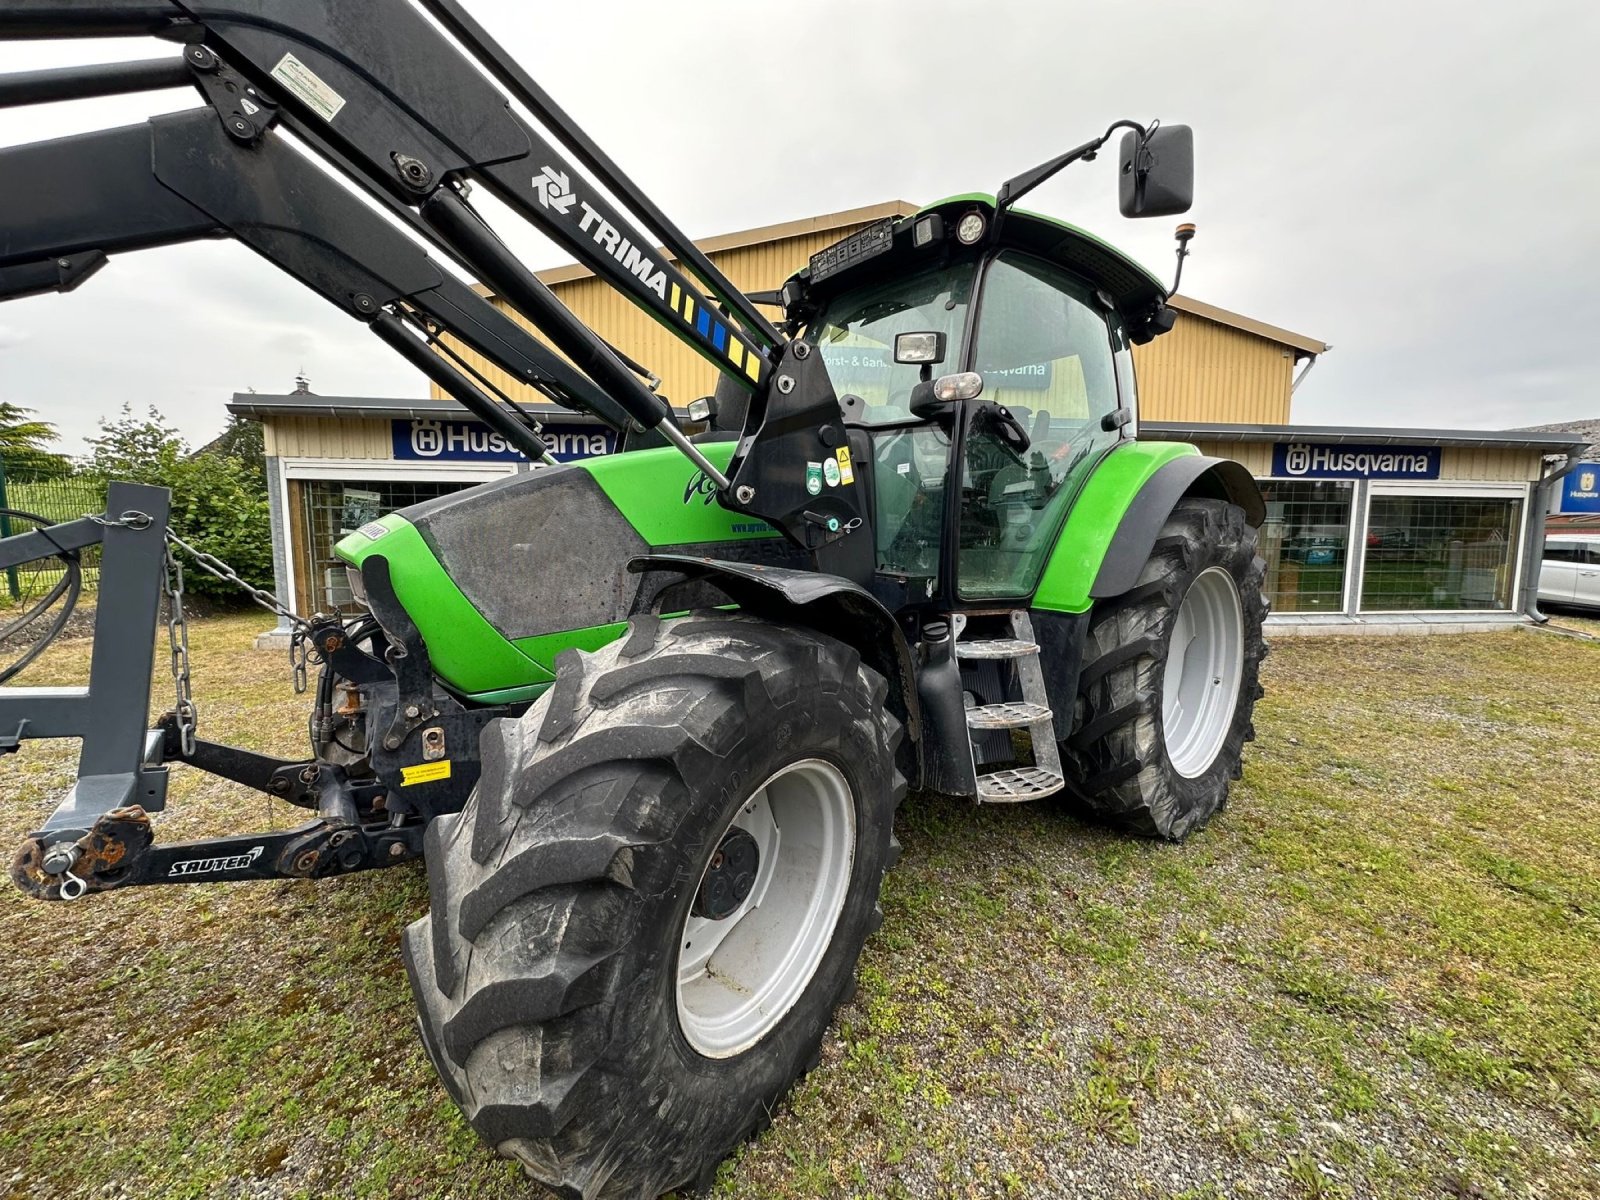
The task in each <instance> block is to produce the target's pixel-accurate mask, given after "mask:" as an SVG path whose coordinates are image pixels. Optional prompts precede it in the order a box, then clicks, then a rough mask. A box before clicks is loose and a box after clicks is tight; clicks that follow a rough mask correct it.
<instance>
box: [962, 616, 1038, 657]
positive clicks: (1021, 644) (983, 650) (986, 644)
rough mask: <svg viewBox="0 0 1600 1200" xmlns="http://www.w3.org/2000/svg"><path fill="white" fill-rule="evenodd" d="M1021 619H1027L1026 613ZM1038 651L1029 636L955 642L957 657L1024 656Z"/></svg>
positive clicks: (1036, 645)
mask: <svg viewBox="0 0 1600 1200" xmlns="http://www.w3.org/2000/svg"><path fill="white" fill-rule="evenodd" d="M1023 620H1027V616H1026V614H1024V615H1023ZM1038 653H1039V646H1038V644H1037V643H1036V642H1034V641H1033V640H1032V639H1029V638H991V639H989V640H988V641H974V642H957V643H956V657H957V658H1026V657H1028V655H1030V654H1034V655H1036V654H1038Z"/></svg>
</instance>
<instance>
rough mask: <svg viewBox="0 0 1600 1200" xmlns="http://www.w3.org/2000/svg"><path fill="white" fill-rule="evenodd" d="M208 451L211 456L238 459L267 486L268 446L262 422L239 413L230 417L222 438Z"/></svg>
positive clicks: (263, 485)
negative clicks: (217, 455)
mask: <svg viewBox="0 0 1600 1200" xmlns="http://www.w3.org/2000/svg"><path fill="white" fill-rule="evenodd" d="M206 449H207V451H208V452H209V453H211V454H220V455H221V456H222V457H224V458H233V459H237V460H238V461H239V462H241V463H242V464H244V466H245V467H246V468H248V469H249V471H250V472H251V473H252V474H253V475H254V476H255V477H256V478H257V479H259V480H260V481H261V486H262V487H263V488H265V487H266V486H267V462H266V446H265V439H264V437H263V431H262V428H261V422H260V421H252V420H251V419H250V418H249V417H241V416H239V415H238V414H237V413H236V414H234V415H233V416H230V417H229V418H228V427H227V428H226V429H224V430H223V431H222V436H221V437H219V438H218V439H217V440H216V441H214V442H212V443H211V445H210V446H208V447H207V448H206Z"/></svg>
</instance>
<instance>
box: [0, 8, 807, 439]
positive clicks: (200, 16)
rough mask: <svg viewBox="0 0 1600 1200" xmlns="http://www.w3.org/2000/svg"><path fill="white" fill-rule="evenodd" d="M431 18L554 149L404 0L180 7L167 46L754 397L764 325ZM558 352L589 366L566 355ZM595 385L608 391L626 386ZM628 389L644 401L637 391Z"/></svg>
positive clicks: (587, 148)
mask: <svg viewBox="0 0 1600 1200" xmlns="http://www.w3.org/2000/svg"><path fill="white" fill-rule="evenodd" d="M423 7H425V8H427V9H429V10H430V12H433V13H435V14H436V15H438V17H439V19H440V20H441V22H442V23H445V24H447V25H448V26H450V27H451V28H453V29H454V30H455V31H456V32H457V34H458V36H466V37H470V38H472V39H473V40H472V43H471V49H472V51H473V54H474V55H475V56H476V57H477V58H478V59H479V60H480V61H482V62H483V64H484V66H485V69H487V70H489V71H490V72H491V73H492V74H494V75H496V76H497V77H498V78H500V79H501V80H502V81H503V82H504V83H505V84H508V85H509V86H510V88H511V90H512V91H513V94H514V95H517V98H518V99H520V100H522V101H523V102H524V103H527V104H529V107H530V108H532V109H534V111H535V112H536V114H537V115H538V116H539V118H540V119H541V121H543V122H544V123H545V125H546V126H547V127H548V128H549V129H550V131H551V133H552V134H553V135H554V138H555V141H552V140H550V139H547V138H546V137H545V136H544V135H542V134H541V133H540V132H539V131H537V130H536V129H535V128H534V127H533V126H532V125H531V124H530V123H529V122H527V121H525V120H523V119H522V117H521V116H519V115H518V114H517V113H515V112H513V111H512V109H511V108H510V106H509V105H508V104H507V102H506V97H505V95H503V94H502V93H501V92H500V91H499V90H498V89H497V88H496V87H495V86H494V84H492V83H491V82H490V81H489V80H488V79H486V78H484V76H483V74H481V73H480V72H479V71H478V69H477V68H476V66H475V65H474V62H473V60H472V59H471V58H469V57H468V56H467V55H466V54H463V53H462V51H461V50H460V49H458V48H457V46H456V45H454V44H453V43H452V42H451V41H450V40H449V39H448V38H447V37H445V36H443V35H442V34H441V33H440V32H439V30H438V28H436V27H435V26H434V25H433V24H431V23H430V22H429V21H428V20H427V19H426V18H425V17H424V16H423V15H422V13H421V12H419V11H418V10H417V9H416V8H415V7H413V6H412V5H411V4H409V3H404V2H401V0H340V2H339V3H337V4H331V3H327V2H326V0H220V2H219V0H211V2H205V0H171V4H170V6H169V10H170V14H171V19H172V23H171V24H170V25H169V26H167V27H166V30H165V33H166V36H170V37H173V38H177V39H181V40H184V41H188V42H191V43H198V44H202V45H204V46H206V47H207V48H208V49H210V50H212V51H213V52H214V53H216V54H217V55H218V56H219V57H221V58H222V59H223V60H224V61H225V62H226V63H227V64H228V65H229V66H230V67H232V68H234V69H236V70H238V71H239V72H240V73H241V74H242V75H243V76H244V77H246V78H247V79H248V80H249V82H250V84H251V86H253V87H254V88H256V89H257V90H258V91H259V92H261V93H262V94H264V95H267V96H270V97H272V98H274V99H276V100H278V101H280V102H281V103H282V105H283V113H282V116H283V119H284V121H285V123H286V124H287V125H288V126H289V127H290V128H291V129H293V130H294V131H295V132H296V134H297V135H303V136H305V137H306V138H307V140H309V141H311V142H312V143H313V144H319V143H320V144H326V145H328V146H331V147H333V148H334V149H335V150H336V151H337V152H338V154H339V155H341V156H342V157H344V158H345V159H346V160H347V161H348V163H349V164H351V165H352V167H353V168H354V169H355V170H356V171H357V172H359V178H360V182H361V183H362V184H363V185H364V186H367V187H369V188H373V189H376V190H381V191H386V192H387V193H389V194H390V195H392V196H394V197H396V198H399V199H401V200H403V201H404V202H405V203H407V204H410V205H413V206H417V207H418V208H419V209H420V211H421V212H422V215H423V217H424V219H425V220H430V221H433V220H434V218H433V216H431V215H430V209H429V206H428V201H430V200H432V199H434V198H435V197H437V196H438V195H439V193H441V192H445V191H449V192H452V193H453V192H454V191H455V189H456V187H457V185H459V184H460V183H462V182H465V181H468V180H471V181H474V182H478V183H481V184H482V185H483V186H485V187H487V188H488V189H489V190H491V191H492V192H494V194H495V195H496V196H497V197H498V198H500V199H501V200H503V201H504V202H505V203H506V205H507V206H509V207H510V208H511V209H512V210H513V211H515V212H516V213H517V214H518V215H519V216H520V217H522V218H523V219H525V220H527V221H530V222H532V223H533V224H535V225H536V226H538V227H539V229H540V230H541V232H543V233H545V234H547V235H548V236H549V237H550V238H551V239H552V240H554V241H556V242H557V243H558V244H560V245H561V246H562V247H563V248H564V249H566V250H567V251H568V252H570V253H571V254H572V255H573V256H574V257H575V258H576V259H577V260H578V261H579V262H581V263H583V264H584V265H585V266H587V267H589V268H590V269H592V270H593V271H594V272H595V274H597V275H598V276H600V277H601V278H602V279H604V280H606V282H608V283H609V284H611V285H612V286H613V287H615V288H616V289H617V290H618V291H620V292H622V293H623V294H624V295H626V296H627V297H628V298H629V299H630V300H632V301H633V302H634V303H635V304H638V305H639V306H640V307H642V308H644V309H645V310H646V311H647V312H648V313H650V315H651V316H652V317H654V318H655V319H656V320H657V321H659V322H660V323H661V324H663V325H664V326H666V327H667V328H668V329H669V330H671V331H672V332H673V333H674V334H675V335H676V336H678V337H679V338H681V339H682V340H683V341H685V342H687V343H688V344H689V345H690V346H692V347H693V348H694V349H695V350H696V351H698V352H699V353H700V354H702V355H703V356H704V357H705V358H707V359H708V360H709V361H711V362H712V363H713V365H715V366H716V367H717V368H718V369H719V370H721V371H722V372H724V373H725V374H728V375H730V376H731V377H733V378H736V379H738V380H739V381H740V382H741V383H743V384H744V386H745V387H747V388H753V387H754V386H755V384H757V383H758V382H759V381H760V380H761V378H762V376H763V374H764V373H765V370H766V368H767V359H768V353H769V349H770V347H771V346H772V345H774V344H776V343H778V342H779V341H780V340H781V338H780V336H779V335H778V333H777V331H776V330H775V329H773V327H772V326H771V324H770V323H769V322H768V321H767V320H766V318H764V317H763V316H761V314H760V313H759V312H758V311H757V310H756V308H755V306H754V305H753V304H751V303H750V302H749V301H748V300H747V299H746V298H745V297H744V296H743V295H742V294H741V293H740V292H739V291H738V289H737V288H735V287H734V286H733V285H732V283H731V282H729V281H728V280H727V278H726V277H725V276H723V275H722V273H721V272H720V271H718V270H717V269H716V267H715V266H714V265H713V264H711V262H710V261H709V260H708V259H707V258H706V257H705V256H704V254H703V253H701V252H700V251H699V250H698V249H697V248H695V247H694V246H693V244H692V243H691V242H689V241H688V239H687V238H684V237H683V236H682V235H681V234H680V233H678V231H677V230H676V229H675V228H674V227H672V226H671V224H670V222H667V221H666V219H665V217H664V216H662V215H661V214H660V212H659V210H657V209H656V208H655V206H654V205H652V204H650V203H649V201H648V200H647V199H646V198H645V197H644V196H643V195H642V193H640V192H639V191H638V189H637V188H635V187H633V185H632V184H631V183H630V182H629V181H628V180H627V179H626V178H625V177H624V176H623V175H622V174H621V172H620V171H618V170H617V169H616V168H615V166H614V165H613V164H611V163H610V161H609V160H608V159H606V158H605V157H604V156H603V155H601V154H600V153H599V151H598V150H597V149H596V148H595V147H594V146H593V144H592V143H590V142H589V141H588V139H587V138H586V137H584V136H583V134H582V133H581V131H579V130H577V129H576V127H575V126H573V125H572V123H571V122H570V119H568V118H567V117H566V115H565V114H564V113H562V112H561V110H560V109H559V108H556V107H555V105H554V104H553V103H551V102H550V101H549V98H548V97H547V96H545V95H544V93H543V92H542V91H541V90H539V89H538V88H537V86H536V85H534V84H533V83H532V81H531V79H528V77H527V76H526V74H525V73H524V72H522V71H521V69H520V68H518V67H516V66H515V65H514V64H512V63H511V62H510V61H509V59H508V58H507V57H506V55H505V54H504V51H502V50H501V49H500V48H499V47H498V46H495V45H494V43H493V42H492V41H491V40H490V39H489V38H488V35H487V34H486V33H484V32H483V31H482V29H481V28H480V27H478V26H477V25H476V24H475V23H474V22H472V21H471V18H470V17H468V16H466V14H465V13H464V12H462V11H461V9H460V7H459V6H458V5H455V4H452V3H448V2H440V0H423ZM152 8H153V6H152V5H150V4H148V3H122V4H117V3H106V2H105V0H80V2H78V3H73V2H72V0H10V2H9V3H8V4H7V5H6V6H5V9H4V10H3V11H0V37H13V36H37V37H45V36H48V37H77V36H85V32H86V31H89V30H95V31H98V32H99V33H101V34H103V33H105V32H106V31H107V29H108V27H109V26H111V25H113V24H115V23H116V22H118V21H122V22H125V23H126V26H127V30H128V31H129V32H148V31H150V30H151V28H152V26H153V25H154V24H156V22H155V21H154V19H153V13H152ZM557 141H560V142H565V143H568V144H573V145H575V146H576V148H577V149H578V152H579V153H580V154H581V155H582V156H583V157H584V158H585V159H586V160H588V161H591V162H593V163H596V164H597V165H598V166H600V167H601V168H602V171H601V173H602V175H603V177H604V178H605V180H606V183H607V186H608V187H610V188H611V190H612V192H613V193H614V194H615V195H616V196H617V198H618V200H620V201H621V202H622V204H623V205H624V206H626V207H628V208H630V209H633V210H635V211H639V212H641V214H642V215H645V216H646V217H647V219H648V218H653V219H654V223H655V224H656V225H657V228H656V233H658V234H664V235H666V236H665V237H664V239H662V240H664V241H665V242H666V247H665V249H666V253H665V254H663V253H662V252H661V251H659V250H657V249H656V243H657V239H656V238H651V237H648V236H647V235H646V234H645V233H643V232H641V231H640V229H639V228H638V226H636V225H635V224H634V223H633V222H631V221H630V220H628V219H627V218H626V217H625V216H624V215H623V213H622V212H621V211H620V210H619V208H618V207H617V206H616V205H614V204H612V203H611V202H610V201H609V200H608V199H607V198H606V197H605V196H603V195H602V194H601V192H600V190H599V188H597V187H596V186H595V184H594V183H592V182H591V181H590V180H589V179H588V178H586V177H585V176H584V174H583V173H582V172H580V171H579V170H578V168H577V167H576V166H574V165H573V164H572V163H571V162H570V161H569V160H568V158H567V157H566V156H565V155H564V154H563V153H562V152H561V151H560V150H559V149H558V148H557V145H556V142H557ZM434 211H437V210H434ZM661 226H665V228H661ZM446 240H449V238H448V235H446ZM457 248H458V249H460V247H459V246H458V247H457ZM464 257H468V256H466V255H464ZM670 260H676V261H678V262H683V263H687V264H689V265H690V266H691V267H692V268H693V270H694V271H695V273H696V274H697V275H698V276H700V277H701V279H702V280H703V281H704V282H705V284H706V285H707V286H708V287H709V288H710V289H711V290H712V291H713V292H714V293H715V294H716V295H717V296H718V297H719V300H720V303H721V305H724V306H729V307H732V308H733V309H734V311H735V312H736V313H737V314H738V319H739V321H741V322H743V323H744V325H745V327H746V328H748V330H750V332H746V330H745V329H742V328H740V326H739V324H737V323H734V322H731V321H730V320H729V319H728V318H727V317H725V316H724V315H723V314H722V313H721V312H720V311H719V304H718V303H716V302H713V301H711V300H709V299H708V298H707V297H706V295H705V294H704V292H702V291H701V290H700V288H698V287H696V286H695V284H694V283H692V282H691V281H690V279H689V277H688V276H687V275H685V274H683V273H682V272H681V271H680V270H679V269H678V268H677V267H676V266H674V265H673V261H670ZM470 265H471V266H472V267H473V268H474V269H475V270H477V271H478V272H479V274H480V275H481V276H482V277H483V278H485V279H489V278H490V277H491V275H492V274H493V272H492V271H490V270H485V269H483V266H482V264H480V263H478V262H476V261H472V262H471V263H470ZM529 315H530V316H534V315H536V314H529ZM591 336H592V335H591ZM561 349H562V350H563V351H564V352H566V353H567V354H569V356H573V357H575V358H577V357H580V356H579V355H578V354H575V353H574V348H572V347H569V346H567V345H562V346H561ZM623 369H624V370H625V369H626V368H623ZM598 382H600V383H601V384H602V385H605V386H608V387H611V386H612V385H613V384H614V383H615V382H616V381H614V380H611V379H606V378H601V379H599V380H598ZM625 386H632V387H640V389H641V390H642V387H641V385H639V384H638V381H637V379H632V378H631V377H630V381H629V384H628V385H625ZM613 390H614V389H613ZM651 423H652V424H653V423H654V422H651Z"/></svg>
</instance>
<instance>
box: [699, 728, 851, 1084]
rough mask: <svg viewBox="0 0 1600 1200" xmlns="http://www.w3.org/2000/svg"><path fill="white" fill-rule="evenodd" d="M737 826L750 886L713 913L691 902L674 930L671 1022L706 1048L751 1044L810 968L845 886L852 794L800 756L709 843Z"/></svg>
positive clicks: (735, 1050)
mask: <svg viewBox="0 0 1600 1200" xmlns="http://www.w3.org/2000/svg"><path fill="white" fill-rule="evenodd" d="M734 827H738V828H740V829H743V830H744V831H745V832H747V833H748V834H750V836H751V837H753V838H754V839H755V842H756V847H757V849H758V851H759V854H760V860H759V863H758V865H757V868H756V881H755V884H754V886H752V887H751V889H750V894H749V895H748V896H746V897H745V899H744V902H743V903H742V904H740V906H739V907H738V908H736V909H735V910H734V911H733V912H732V913H730V914H729V915H728V916H726V917H724V918H723V919H722V920H720V921H713V920H710V919H709V918H706V917H699V916H696V915H695V914H694V913H693V912H690V914H689V916H688V918H687V919H686V920H685V921H684V925H683V930H682V932H681V933H680V934H679V937H678V987H677V996H678V1024H679V1026H680V1027H681V1028H682V1030H683V1036H684V1037H685V1038H686V1039H687V1040H688V1042H689V1044H690V1045H691V1046H693V1047H694V1048H695V1049H696V1050H698V1051H699V1052H700V1053H701V1054H704V1055H705V1056H707V1057H708V1058H729V1057H731V1056H733V1055H735V1054H740V1053H743V1052H744V1051H745V1050H748V1049H749V1048H750V1047H751V1046H754V1045H755V1044H756V1043H757V1042H759V1041H760V1040H761V1039H762V1038H764V1037H765V1036H766V1035H767V1034H768V1033H769V1032H770V1031H771V1029H772V1027H773V1026H774V1025H776V1024H777V1023H778V1022H779V1021H781V1020H782V1019H783V1017H784V1015H785V1014H786V1013H787V1012H788V1011H789V1010H790V1009H791V1008H793V1007H794V1004H795V1001H797V1000H799V999H800V996H801V995H802V994H803V993H804V992H805V990H806V987H807V985H808V984H810V982H811V978H812V976H813V975H815V974H816V973H817V967H818V966H819V965H820V964H821V962H822V958H823V955H825V954H826V953H827V951H828V947H829V946H830V945H831V944H832V942H833V931H834V927H835V926H836V925H837V924H838V923H839V913H840V912H841V911H842V910H843V908H844V901H845V897H846V895H848V894H849V891H850V875H851V869H852V867H853V865H854V862H855V846H856V806H855V795H854V793H853V792H852V791H851V790H850V784H849V782H848V781H847V780H846V779H845V777H844V774H843V772H841V771H840V770H839V769H838V768H837V767H835V766H834V765H833V764H832V763H828V762H823V761H822V760H821V759H816V758H811V759H806V760H804V761H802V762H797V763H792V764H790V765H789V766H787V767H785V768H784V769H783V770H781V771H779V772H778V773H777V774H776V775H774V776H773V777H772V778H771V779H769V780H767V781H766V782H765V783H764V784H762V785H761V786H760V787H759V788H757V789H756V791H755V793H754V794H753V795H752V796H751V797H750V799H749V800H747V801H745V803H744V806H743V807H742V808H740V809H739V811H738V812H737V813H736V814H735V815H734V818H733V820H732V821H731V822H729V824H728V827H727V828H726V829H724V830H722V831H721V832H720V833H718V834H717V837H716V840H715V841H714V842H713V845H720V844H721V842H722V839H723V838H724V837H725V836H726V835H727V833H728V830H729V829H732V828H734ZM707 869H708V870H709V865H708V867H707ZM701 879H702V880H703V879H704V874H703V873H702V876H701ZM699 887H700V884H699V883H698V882H697V883H696V884H695V889H696V892H697V894H698V891H699Z"/></svg>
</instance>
